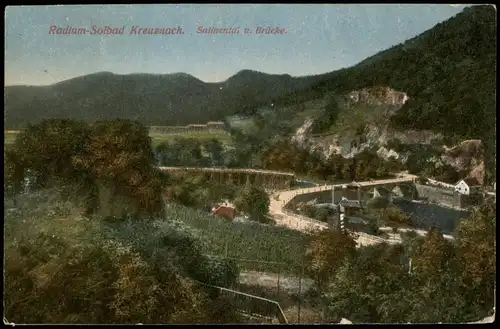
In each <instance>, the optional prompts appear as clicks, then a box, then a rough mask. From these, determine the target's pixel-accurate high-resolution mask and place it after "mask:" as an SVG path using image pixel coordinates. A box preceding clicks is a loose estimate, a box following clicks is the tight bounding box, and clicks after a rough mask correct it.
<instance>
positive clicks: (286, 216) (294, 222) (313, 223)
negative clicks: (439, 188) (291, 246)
mask: <svg viewBox="0 0 500 329" xmlns="http://www.w3.org/2000/svg"><path fill="white" fill-rule="evenodd" d="M159 169H160V170H165V171H170V170H188V171H189V170H194V171H206V172H241V173H261V174H273V175H280V176H292V177H293V176H295V175H294V174H293V173H287V172H280V171H272V170H264V169H237V168H202V167H199V168H198V167H192V168H188V167H159ZM416 178H417V176H415V175H410V174H407V173H400V174H399V175H398V178H391V179H382V180H371V181H365V182H357V184H359V185H360V186H361V187H367V186H377V185H385V184H395V183H396V184H397V183H409V182H413V181H414V180H415V179H416ZM343 185H345V183H344V184H333V185H324V186H315V187H308V188H302V189H296V190H283V191H277V192H274V193H273V194H272V195H271V198H270V205H269V214H270V215H271V216H272V217H273V218H274V219H275V221H276V223H277V224H278V225H280V226H285V227H288V228H290V229H293V230H297V231H301V232H310V231H311V230H323V229H326V228H328V225H327V224H326V223H323V222H320V221H317V220H314V219H312V218H308V217H305V216H302V215H298V214H295V213H293V212H291V211H288V210H286V209H284V208H285V206H286V205H287V204H288V203H289V202H290V201H291V200H292V199H293V198H294V197H295V196H296V195H300V194H308V193H314V192H318V191H328V190H331V189H332V188H340V187H342V186H343ZM357 235H358V239H357V242H358V246H364V245H370V244H376V243H380V242H388V243H398V242H399V241H398V240H397V239H391V240H386V239H383V238H380V237H376V236H373V235H369V234H365V233H357Z"/></svg>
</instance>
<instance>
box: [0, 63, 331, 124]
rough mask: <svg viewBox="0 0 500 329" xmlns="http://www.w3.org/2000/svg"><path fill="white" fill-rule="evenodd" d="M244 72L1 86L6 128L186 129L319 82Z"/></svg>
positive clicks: (101, 75)
mask: <svg viewBox="0 0 500 329" xmlns="http://www.w3.org/2000/svg"><path fill="white" fill-rule="evenodd" d="M327 76H328V74H324V75H317V76H305V77H291V76H290V75H287V74H284V75H274V74H266V73H262V72H258V71H252V70H242V71H240V72H238V73H236V74H235V75H233V76H232V77H230V78H229V79H227V80H226V81H223V82H217V83H209V82H203V81H201V80H200V79H197V78H195V77H194V76H192V75H190V74H187V73H173V74H127V75H120V74H114V73H111V72H97V73H93V74H89V75H85V76H80V77H76V78H72V79H69V80H65V81H61V82H58V83H55V84H53V85H49V86H6V87H4V92H5V96H4V101H5V126H6V127H7V128H9V129H19V128H22V127H23V126H24V125H26V124H27V123H34V122H37V121H40V120H42V119H46V118H71V119H76V120H85V121H95V120H103V119H115V118H118V117H120V118H127V119H134V120H139V121H141V122H143V123H144V124H148V125H185V124H190V123H204V122H207V121H213V120H222V119H224V117H226V116H228V115H234V114H240V113H246V112H248V113H252V111H253V109H254V108H255V104H262V103H267V102H268V101H270V100H272V99H275V98H276V99H277V98H280V97H284V96H286V95H287V94H289V93H291V92H297V91H300V90H301V89H304V88H306V87H309V86H311V85H312V84H314V83H317V82H319V81H322V80H323V79H324V78H325V77H327Z"/></svg>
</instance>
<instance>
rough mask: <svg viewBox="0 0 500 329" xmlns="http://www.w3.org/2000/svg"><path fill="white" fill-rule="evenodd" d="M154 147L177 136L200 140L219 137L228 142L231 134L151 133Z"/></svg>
mask: <svg viewBox="0 0 500 329" xmlns="http://www.w3.org/2000/svg"><path fill="white" fill-rule="evenodd" d="M150 137H151V140H152V144H153V147H156V146H157V145H159V144H161V143H163V142H168V141H171V140H173V139H176V138H194V139H198V140H210V139H214V138H215V139H218V140H220V141H221V142H224V143H228V142H229V141H230V139H231V137H230V136H229V134H226V133H220V132H217V133H190V134H182V135H156V134H155V135H150Z"/></svg>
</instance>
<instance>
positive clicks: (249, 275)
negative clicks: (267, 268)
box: [240, 271, 314, 293]
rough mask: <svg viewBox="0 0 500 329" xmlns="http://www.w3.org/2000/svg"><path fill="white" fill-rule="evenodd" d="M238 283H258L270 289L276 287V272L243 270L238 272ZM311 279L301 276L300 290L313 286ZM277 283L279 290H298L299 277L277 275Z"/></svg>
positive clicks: (293, 291) (295, 291) (304, 290)
mask: <svg viewBox="0 0 500 329" xmlns="http://www.w3.org/2000/svg"><path fill="white" fill-rule="evenodd" d="M240 283H242V284H247V285H259V286H263V287H267V288H271V289H277V287H278V274H277V273H270V272H257V271H243V272H241V273H240ZM313 283H314V282H313V280H311V279H309V278H302V287H301V290H302V292H306V291H307V290H309V289H311V287H312V286H313ZM279 285H280V289H281V290H287V291H288V292H291V293H298V292H299V277H294V276H289V275H286V276H285V275H283V274H281V275H280V276H279Z"/></svg>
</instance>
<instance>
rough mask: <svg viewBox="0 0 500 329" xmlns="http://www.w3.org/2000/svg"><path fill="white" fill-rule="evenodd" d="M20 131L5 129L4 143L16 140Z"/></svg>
mask: <svg viewBox="0 0 500 329" xmlns="http://www.w3.org/2000/svg"><path fill="white" fill-rule="evenodd" d="M17 134H18V132H17V131H15V130H6V131H4V143H5V144H12V143H14V141H15V140H16V136H17Z"/></svg>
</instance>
